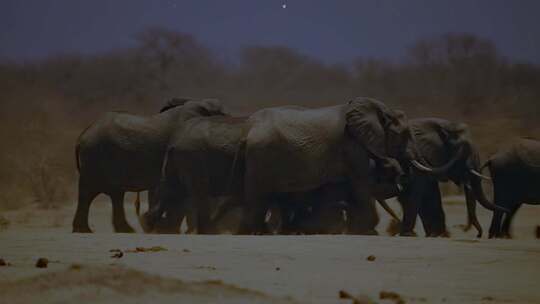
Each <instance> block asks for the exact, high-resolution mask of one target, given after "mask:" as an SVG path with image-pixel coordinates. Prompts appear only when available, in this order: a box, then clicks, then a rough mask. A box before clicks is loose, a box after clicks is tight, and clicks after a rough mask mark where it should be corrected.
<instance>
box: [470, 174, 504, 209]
mask: <svg viewBox="0 0 540 304" xmlns="http://www.w3.org/2000/svg"><path fill="white" fill-rule="evenodd" d="M469 186H470V187H471V190H472V192H473V194H474V196H475V197H476V199H477V200H478V202H479V203H480V205H482V206H483V207H484V208H486V209H488V210H490V211H502V212H505V213H508V212H510V211H509V210H508V209H506V208H503V207H500V206H497V205H495V204H494V203H492V202H490V201H489V199H488V198H487V196H486V194H485V192H484V188H483V187H482V180H481V179H480V178H479V177H477V176H476V175H474V176H472V178H471V179H470V184H469Z"/></svg>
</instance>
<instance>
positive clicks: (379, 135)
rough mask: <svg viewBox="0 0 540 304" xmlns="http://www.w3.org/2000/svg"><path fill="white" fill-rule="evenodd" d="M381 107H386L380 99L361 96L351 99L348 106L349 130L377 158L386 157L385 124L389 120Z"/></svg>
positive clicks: (347, 124)
mask: <svg viewBox="0 0 540 304" xmlns="http://www.w3.org/2000/svg"><path fill="white" fill-rule="evenodd" d="M381 107H384V108H386V106H385V105H384V104H382V103H381V102H380V101H377V100H374V99H371V98H364V97H360V98H356V99H354V100H352V101H350V102H349V104H348V105H347V108H346V128H347V132H348V133H349V134H350V135H351V136H352V137H353V138H354V139H356V140H357V141H358V142H360V144H362V146H364V148H365V149H367V150H368V151H369V153H370V154H372V157H375V158H377V159H381V158H384V157H386V134H385V130H384V125H386V124H387V123H388V122H387V121H386V119H385V118H384V116H383V115H382V114H383V113H382V110H381Z"/></svg>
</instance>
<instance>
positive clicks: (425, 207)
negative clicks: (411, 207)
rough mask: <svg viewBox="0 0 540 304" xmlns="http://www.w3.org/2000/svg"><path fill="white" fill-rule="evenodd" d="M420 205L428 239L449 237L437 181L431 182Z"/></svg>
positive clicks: (420, 212) (421, 217)
mask: <svg viewBox="0 0 540 304" xmlns="http://www.w3.org/2000/svg"><path fill="white" fill-rule="evenodd" d="M426 185H427V187H426V191H425V194H424V196H423V198H422V201H421V204H420V210H419V214H420V219H421V220H422V223H423V224H424V230H425V231H426V236H428V237H439V236H443V237H446V236H448V230H447V229H446V219H445V214H444V210H443V208H442V199H441V191H440V189H439V183H438V182H437V181H436V180H432V181H429V182H428V183H427V184H426Z"/></svg>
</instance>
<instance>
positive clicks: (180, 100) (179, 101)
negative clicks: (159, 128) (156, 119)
mask: <svg viewBox="0 0 540 304" xmlns="http://www.w3.org/2000/svg"><path fill="white" fill-rule="evenodd" d="M190 100H193V98H189V97H175V98H171V99H169V100H167V101H166V102H165V104H164V105H163V107H162V108H161V109H160V110H159V113H163V112H165V111H168V110H170V109H172V108H176V107H180V106H183V105H184V104H185V103H186V102H188V101H190Z"/></svg>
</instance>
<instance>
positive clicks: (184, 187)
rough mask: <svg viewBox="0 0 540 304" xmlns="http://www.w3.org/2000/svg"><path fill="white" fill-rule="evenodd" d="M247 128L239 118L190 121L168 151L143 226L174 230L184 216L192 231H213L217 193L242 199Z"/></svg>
mask: <svg viewBox="0 0 540 304" xmlns="http://www.w3.org/2000/svg"><path fill="white" fill-rule="evenodd" d="M250 126H251V124H250V123H249V121H248V120H247V119H246V118H242V117H240V118H234V117H230V116H220V117H199V118H196V119H191V120H189V121H188V122H187V123H186V127H185V128H184V130H185V132H177V133H176V134H175V135H174V137H173V138H172V140H171V144H170V145H169V147H168V149H167V153H166V156H165V159H164V162H163V173H162V174H163V176H162V181H161V182H160V184H159V187H158V190H157V195H156V197H157V204H156V205H155V206H154V207H153V208H152V209H151V210H149V211H148V212H147V213H145V214H144V215H143V216H142V218H141V222H142V223H143V228H144V230H145V231H146V232H151V231H154V230H155V228H156V227H157V226H169V227H171V228H172V229H173V231H175V232H176V231H177V230H178V227H179V225H180V223H181V220H182V219H183V218H184V217H185V216H186V215H187V219H188V226H189V228H190V230H195V229H196V230H197V232H198V233H200V234H210V233H216V232H217V231H216V229H215V226H214V225H213V222H212V221H211V213H212V210H213V209H214V208H215V205H216V202H217V199H218V197H223V196H231V197H232V198H231V199H235V200H238V201H240V202H241V200H242V198H243V177H244V168H243V166H244V155H243V153H244V141H245V138H246V135H247V132H248V131H249V128H250ZM240 204H241V203H240ZM192 216H196V218H191V217H192ZM164 221H165V222H168V223H165V224H164V223H163V222H164ZM193 225H196V227H193Z"/></svg>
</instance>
